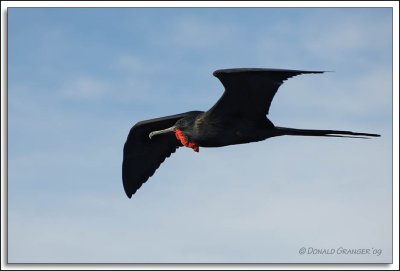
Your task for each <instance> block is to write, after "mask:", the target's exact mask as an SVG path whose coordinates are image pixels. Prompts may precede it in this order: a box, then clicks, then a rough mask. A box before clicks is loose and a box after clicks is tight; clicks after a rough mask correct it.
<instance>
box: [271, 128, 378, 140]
mask: <svg viewBox="0 0 400 271" xmlns="http://www.w3.org/2000/svg"><path fill="white" fill-rule="evenodd" d="M275 128H276V132H277V134H278V135H280V136H281V135H295V136H329V137H352V138H371V137H380V135H378V134H369V133H356V132H350V131H338V130H312V129H295V128H286V127H275Z"/></svg>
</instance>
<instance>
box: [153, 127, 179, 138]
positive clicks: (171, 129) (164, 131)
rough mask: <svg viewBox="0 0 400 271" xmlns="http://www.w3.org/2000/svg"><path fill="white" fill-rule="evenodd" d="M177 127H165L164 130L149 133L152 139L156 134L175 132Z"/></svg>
mask: <svg viewBox="0 0 400 271" xmlns="http://www.w3.org/2000/svg"><path fill="white" fill-rule="evenodd" d="M175 129H176V127H175V126H172V127H169V128H167V129H164V130H159V131H153V132H151V133H150V134H149V138H150V139H151V138H152V137H153V136H155V135H160V134H165V133H169V132H175Z"/></svg>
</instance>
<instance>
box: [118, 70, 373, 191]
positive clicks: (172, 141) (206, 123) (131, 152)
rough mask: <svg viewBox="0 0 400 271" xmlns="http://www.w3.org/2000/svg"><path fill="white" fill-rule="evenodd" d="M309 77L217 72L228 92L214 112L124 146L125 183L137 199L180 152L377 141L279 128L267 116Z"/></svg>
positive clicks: (144, 125)
mask: <svg viewBox="0 0 400 271" xmlns="http://www.w3.org/2000/svg"><path fill="white" fill-rule="evenodd" d="M305 73H322V72H320V71H297V70H281V69H225V70H217V71H215V72H214V76H216V77H217V78H218V79H220V81H221V82H222V84H223V85H224V87H225V92H224V94H223V95H222V97H221V98H220V99H219V100H218V102H217V103H216V104H215V105H214V106H213V107H212V108H211V109H209V110H208V111H206V112H203V111H191V112H186V113H182V114H177V115H172V116H167V117H162V118H158V119H152V120H147V121H141V122H139V123H137V124H135V126H133V127H132V129H131V131H130V133H129V135H128V138H127V141H126V143H125V146H124V159H123V165H122V178H123V184H124V188H125V192H126V194H127V195H128V197H131V196H132V195H133V194H134V193H135V192H136V191H137V189H139V188H140V186H141V185H142V184H143V183H144V182H145V181H146V180H147V179H148V178H149V177H150V176H152V175H153V174H154V172H155V171H156V169H157V168H158V167H159V166H160V164H161V163H162V162H163V161H164V160H165V158H167V157H169V156H170V155H171V154H172V153H173V152H175V150H176V149H177V148H178V147H180V146H186V147H189V148H192V149H193V150H194V151H196V152H198V151H199V148H200V147H223V146H228V145H235V144H243V143H250V142H257V141H262V140H265V139H267V138H270V137H275V136H282V135H296V136H329V137H376V136H379V135H377V134H368V133H355V132H350V131H338V130H308V129H294V128H285V127H276V126H275V125H274V124H273V123H272V122H271V121H270V120H269V119H268V118H267V116H266V115H267V114H268V111H269V107H270V105H271V102H272V99H273V97H274V95H275V93H276V91H277V90H278V88H279V86H280V85H281V84H282V83H283V81H284V80H286V79H288V78H290V77H293V76H296V75H299V74H305Z"/></svg>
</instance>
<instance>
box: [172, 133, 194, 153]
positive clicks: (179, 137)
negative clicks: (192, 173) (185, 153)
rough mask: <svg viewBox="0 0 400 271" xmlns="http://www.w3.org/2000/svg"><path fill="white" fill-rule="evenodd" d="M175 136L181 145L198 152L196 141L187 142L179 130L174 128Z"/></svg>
mask: <svg viewBox="0 0 400 271" xmlns="http://www.w3.org/2000/svg"><path fill="white" fill-rule="evenodd" d="M175 136H176V138H177V139H178V140H179V141H180V142H181V143H182V145H183V146H185V147H188V148H191V149H193V150H194V151H195V152H199V145H197V144H196V143H192V142H189V141H188V140H187V139H186V137H185V135H184V134H183V133H182V131H181V130H179V129H175Z"/></svg>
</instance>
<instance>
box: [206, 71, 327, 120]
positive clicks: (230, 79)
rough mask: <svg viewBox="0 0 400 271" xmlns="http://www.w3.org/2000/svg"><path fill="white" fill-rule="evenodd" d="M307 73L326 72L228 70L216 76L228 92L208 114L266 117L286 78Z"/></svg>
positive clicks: (216, 73) (219, 72) (217, 72)
mask: <svg viewBox="0 0 400 271" xmlns="http://www.w3.org/2000/svg"><path fill="white" fill-rule="evenodd" d="M305 73H323V71H298V70H283V69H256V68H242V69H224V70H216V71H215V72H214V73H213V75H214V76H215V77H217V78H218V79H219V80H220V81H221V83H222V84H223V85H224V87H225V92H224V94H223V95H222V97H221V98H220V99H219V100H218V101H217V103H216V104H215V105H214V106H213V107H212V108H211V109H210V110H208V111H207V113H206V115H207V116H208V117H210V118H212V117H213V116H224V115H229V116H231V117H235V116H242V117H252V118H257V117H265V115H267V114H268V111H269V107H270V105H271V102H272V99H273V98H274V95H275V93H276V91H277V90H278V88H279V86H280V85H282V83H283V81H285V80H286V79H288V78H290V77H293V76H296V75H299V74H305Z"/></svg>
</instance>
